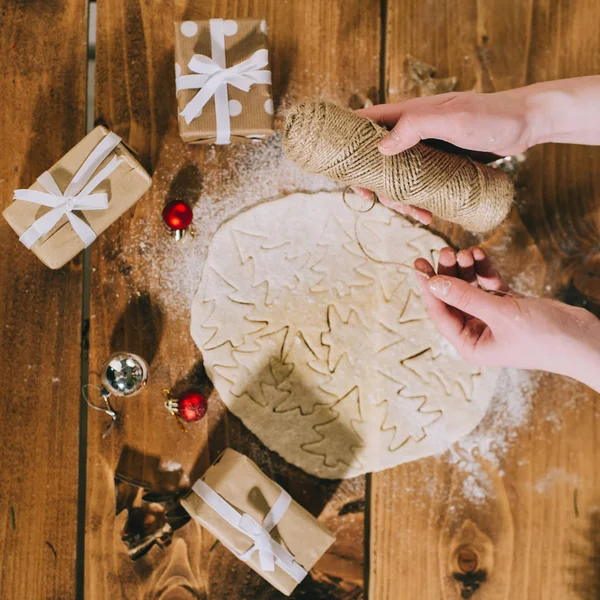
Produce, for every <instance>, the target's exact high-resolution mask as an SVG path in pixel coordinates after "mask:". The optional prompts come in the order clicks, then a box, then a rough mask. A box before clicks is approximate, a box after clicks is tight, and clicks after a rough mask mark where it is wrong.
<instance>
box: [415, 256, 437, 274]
mask: <svg viewBox="0 0 600 600" xmlns="http://www.w3.org/2000/svg"><path fill="white" fill-rule="evenodd" d="M413 264H414V266H415V269H416V270H417V271H419V273H422V274H423V275H425V278H426V279H431V278H432V277H435V269H434V268H433V265H432V264H431V263H430V262H429V261H428V260H426V259H425V258H417V260H415V262H414V263H413Z"/></svg>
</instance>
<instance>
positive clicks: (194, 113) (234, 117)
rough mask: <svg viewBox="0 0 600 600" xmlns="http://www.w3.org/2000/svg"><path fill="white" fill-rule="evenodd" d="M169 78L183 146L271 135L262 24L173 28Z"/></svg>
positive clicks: (257, 21) (194, 23)
mask: <svg viewBox="0 0 600 600" xmlns="http://www.w3.org/2000/svg"><path fill="white" fill-rule="evenodd" d="M175 75H176V79H175V81H176V88H177V104H178V112H179V134H180V136H181V138H182V139H183V141H184V142H188V143H217V144H228V143H230V142H236V141H243V140H249V139H262V138H265V137H267V136H269V135H270V134H271V133H273V97H272V91H271V71H270V66H269V58H268V49H267V24H266V21H264V20H260V19H236V20H232V19H227V20H224V19H211V20H210V21H177V22H175Z"/></svg>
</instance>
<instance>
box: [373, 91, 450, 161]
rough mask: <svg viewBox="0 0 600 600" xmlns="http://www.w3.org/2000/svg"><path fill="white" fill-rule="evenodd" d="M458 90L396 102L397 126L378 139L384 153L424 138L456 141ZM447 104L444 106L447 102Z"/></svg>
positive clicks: (410, 144) (402, 150) (407, 146)
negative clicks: (454, 104)
mask: <svg viewBox="0 0 600 600" xmlns="http://www.w3.org/2000/svg"><path fill="white" fill-rule="evenodd" d="M456 97H457V94H456V93H448V94H440V95H438V96H430V97H426V98H412V99H410V100H406V101H405V102H402V103H400V104H398V105H396V110H397V111H399V114H397V121H396V124H395V125H394V128H393V129H392V130H391V131H390V132H389V133H388V134H387V135H386V136H385V137H384V138H383V139H382V140H381V141H380V142H379V150H380V152H381V153H382V154H385V155H392V154H398V153H399V152H404V151H405V150H407V149H408V148H411V147H412V146H414V145H415V144H417V143H418V142H420V141H421V140H424V139H427V138H435V139H438V140H444V141H446V142H451V143H453V140H456V130H457V118H456V114H455V111H454V110H452V101H453V100H454V99H455V98H456ZM446 104H447V105H448V106H444V105H446Z"/></svg>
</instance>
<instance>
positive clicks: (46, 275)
mask: <svg viewBox="0 0 600 600" xmlns="http://www.w3.org/2000/svg"><path fill="white" fill-rule="evenodd" d="M88 11H89V6H88V3H87V2H86V1H85V0H43V1H42V0H30V1H27V2H25V1H20V2H16V1H15V0H0V85H1V89H2V90H3V91H4V95H3V99H2V104H1V105H0V139H1V142H2V143H1V145H0V208H4V207H5V206H6V205H8V204H9V203H10V202H11V197H12V190H13V189H15V188H17V187H27V186H29V185H30V184H31V183H32V182H33V180H34V179H35V178H36V177H37V176H38V175H39V174H40V173H41V172H42V171H44V170H45V169H46V168H48V167H49V166H51V165H52V164H53V163H54V162H55V161H56V160H57V159H58V158H59V157H60V156H61V155H62V154H64V152H66V151H67V150H68V149H69V148H70V147H72V146H73V145H74V144H75V143H76V142H77V141H78V140H79V139H80V138H81V137H83V135H84V134H85V131H86V114H85V106H86V100H87V97H86V94H87V92H86V70H87V64H88V63H87V61H88V23H87V16H88ZM97 13H98V18H97V23H98V25H97V50H96V65H97V72H96V82H95V108H94V111H95V119H96V121H97V122H102V123H104V124H106V125H107V126H109V127H110V128H111V129H112V130H114V131H115V132H117V133H118V134H119V135H120V136H122V137H123V138H124V140H125V141H126V142H127V143H128V144H129V145H130V146H131V147H132V148H134V149H135V151H137V152H138V153H139V155H140V157H141V161H142V163H143V164H144V166H145V167H146V168H147V169H148V170H149V171H150V172H151V173H152V174H153V178H154V184H153V187H152V189H151V190H150V192H149V193H148V194H147V195H146V196H145V197H144V198H143V199H142V200H141V201H140V202H139V203H138V204H137V205H136V207H135V208H134V209H132V210H131V211H130V212H129V213H128V214H126V215H125V216H124V217H123V218H121V219H120V220H119V221H118V222H117V223H115V224H114V225H113V226H112V227H111V228H110V229H109V230H108V231H107V232H106V233H105V234H104V235H102V236H101V237H100V238H99V239H98V241H97V242H96V243H95V244H94V245H93V247H92V248H91V252H89V253H88V255H87V258H84V255H83V254H82V255H81V256H79V257H78V258H77V259H75V260H74V261H72V262H71V263H70V264H68V265H67V266H65V267H64V268H62V269H60V270H59V271H55V272H53V271H50V270H48V269H47V268H46V267H44V266H43V265H42V264H41V263H40V262H38V260H37V259H36V258H35V257H34V256H33V254H31V253H30V252H28V251H27V250H25V248H24V247H22V246H21V244H20V243H19V242H18V240H17V237H16V236H15V235H14V233H13V232H12V231H11V230H10V228H9V227H8V225H7V224H6V223H5V222H4V221H2V223H0V326H1V330H0V331H1V333H0V358H1V363H0V390H1V392H0V393H1V399H2V413H1V418H0V440H1V442H2V447H3V451H2V453H1V454H0V473H1V474H2V485H1V486H0V560H1V570H0V598H2V599H3V600H9V599H19V600H22V599H27V600H30V599H38V598H46V599H60V600H63V599H69V598H84V597H85V598H89V599H91V600H93V599H98V600H104V599H109V598H110V599H111V600H117V599H118V598H127V599H131V598H161V599H163V600H166V599H167V598H168V599H171V600H174V599H192V598H205V599H207V600H208V599H214V600H217V599H219V600H220V599H224V598H227V599H232V600H233V599H235V598H238V599H250V598H252V599H254V598H261V599H266V598H280V597H282V596H281V594H279V593H278V592H276V591H274V590H273V589H272V588H271V587H270V586H269V585H268V584H267V583H266V582H264V581H263V580H262V579H261V578H260V577H259V576H257V575H256V574H255V573H253V572H252V571H251V570H249V569H248V568H247V567H246V566H245V565H244V564H242V563H241V562H239V561H238V560H237V559H235V558H234V557H233V556H232V555H230V554H229V553H228V551H227V550H225V549H224V548H223V547H222V546H221V545H219V544H216V545H215V543H214V542H215V540H214V538H212V537H211V536H210V535H209V534H207V533H205V532H203V531H201V530H200V528H199V527H198V526H197V525H196V524H194V523H190V524H187V525H186V526H184V527H183V528H182V529H180V530H178V531H177V532H175V534H174V536H173V541H172V543H171V544H170V545H169V546H167V547H164V548H160V547H156V546H155V547H154V548H152V549H151V550H150V551H149V552H148V554H146V555H145V556H144V557H143V558H140V559H139V560H137V561H136V562H132V561H131V560H130V558H129V556H128V554H127V551H126V547H125V544H124V543H123V541H122V540H121V536H122V531H123V528H124V527H125V526H126V520H127V511H123V512H121V513H120V514H119V515H118V516H117V515H116V514H115V483H114V475H115V471H116V470H117V468H118V469H119V471H120V472H121V473H122V474H123V475H124V476H126V477H129V478H133V479H136V480H141V481H146V482H149V483H150V484H151V485H152V486H153V488H154V489H155V490H156V491H159V492H172V491H173V490H175V489H177V488H178V487H179V486H182V485H183V486H185V485H186V484H189V482H190V481H193V480H194V479H195V478H197V477H198V476H199V475H200V474H201V473H202V472H203V470H204V469H205V468H206V467H207V466H208V465H209V464H210V462H211V460H212V459H214V458H215V457H216V455H217V454H218V453H219V452H220V451H221V450H222V449H223V448H225V447H227V446H231V447H233V448H235V449H237V450H239V451H241V452H244V453H246V454H248V455H249V456H250V457H251V458H252V459H253V460H255V461H256V462H257V463H258V464H259V465H260V467H261V468H263V470H265V472H266V473H267V474H269V475H270V476H271V477H273V478H275V479H276V480H277V481H278V482H279V483H281V484H282V485H283V486H284V487H286V488H287V489H288V490H289V491H290V493H291V494H292V496H293V497H294V498H295V499H296V500H298V501H299V502H300V503H301V504H303V505H304V506H306V507H307V508H308V509H309V510H310V511H311V512H313V513H314V514H315V515H317V516H319V518H320V519H321V520H322V521H323V522H325V523H327V525H328V526H329V527H330V528H331V529H332V530H333V531H334V532H335V533H336V535H337V538H338V541H337V542H336V544H335V545H334V546H333V547H332V549H331V551H330V552H328V553H327V555H326V556H325V557H324V558H323V559H322V560H321V561H320V562H319V563H318V565H317V567H316V568H315V569H314V570H313V572H312V573H311V575H310V576H309V577H308V578H307V579H306V580H305V581H304V582H303V583H302V584H301V585H300V586H299V587H298V589H297V591H296V592H295V593H294V596H293V597H295V598H306V599H311V600H318V599H319V598H332V599H335V598H340V599H341V598H364V597H368V598H371V599H378V600H383V599H388V598H389V599H394V600H395V599H400V598H411V599H415V600H421V599H423V600H425V599H427V600H429V599H431V600H438V599H439V598H444V599H448V600H454V599H459V598H471V597H473V598H475V599H476V600H488V599H494V600H496V599H510V600H520V599H531V600H537V599H538V598H540V599H541V598H543V599H560V600H563V599H567V598H569V599H570V598H573V599H583V600H588V599H589V600H591V599H595V598H598V597H600V478H598V477H596V472H595V465H596V464H597V460H599V459H600V443H598V441H597V440H598V439H600V418H597V417H598V416H600V415H598V414H597V411H598V410H599V409H600V406H599V405H598V401H599V400H600V396H598V395H597V394H594V393H593V392H591V391H590V390H589V389H587V388H585V387H584V386H582V385H578V384H576V383H575V382H573V381H570V380H567V379H565V378H560V377H556V376H552V375H547V374H546V375H544V374H525V373H517V372H511V373H506V374H505V375H504V378H503V383H502V385H501V388H500V390H499V392H498V393H497V394H496V400H495V404H494V407H493V408H492V410H491V411H490V413H489V414H488V416H487V417H486V419H485V420H484V422H483V424H482V425H481V426H480V427H479V428H478V429H477V431H476V432H475V433H474V434H472V435H471V436H469V438H468V439H467V440H465V441H464V442H463V443H462V444H459V445H457V446H456V447H455V448H454V449H453V450H452V451H449V452H447V453H446V454H444V455H443V456H441V457H440V456H437V457H432V458H429V459H425V460H421V461H418V462H415V463H412V464H407V465H403V466H400V467H397V468H395V469H390V470H388V471H385V472H382V473H378V474H373V475H371V476H367V477H361V478H357V479H353V480H348V481H343V482H330V481H321V480H318V479H316V478H314V477H310V476H308V475H306V474H304V473H302V472H301V471H299V470H298V469H296V468H294V467H291V466H289V465H287V464H286V463H285V462H284V461H283V460H282V459H281V458H280V457H278V456H277V455H275V454H274V453H272V452H269V451H268V450H267V449H265V448H264V446H262V444H261V443H260V442H259V441H258V440H257V439H256V438H255V437H254V436H253V435H252V434H250V433H249V432H248V431H247V430H246V429H245V427H244V426H243V425H242V424H241V422H240V421H239V420H238V419H237V418H235V417H233V416H232V415H231V414H229V413H228V412H227V411H226V410H225V409H224V407H223V405H222V403H221V402H220V400H219V399H218V398H217V396H216V394H215V393H213V392H212V387H211V384H210V382H209V381H208V379H207V377H206V374H205V372H204V370H203V367H202V360H201V356H200V353H199V352H198V350H197V349H196V347H195V346H194V344H193V342H192V340H191V337H190V334H189V311H188V309H189V302H190V299H191V296H192V294H193V291H194V288H195V286H196V285H197V282H198V277H199V271H200V268H201V262H202V257H203V252H204V248H205V245H206V241H207V240H206V239H205V238H206V237H207V236H208V234H209V232H211V231H214V228H215V227H216V224H218V220H219V219H220V218H222V215H221V212H222V207H223V206H235V203H236V202H241V200H240V199H241V198H242V196H243V197H244V201H245V202H248V201H249V200H248V198H249V197H251V198H256V200H257V201H258V200H259V199H260V198H263V197H275V196H277V195H279V194H284V193H288V192H291V191H296V190H302V189H318V187H319V185H321V182H319V181H313V180H310V178H307V177H301V176H299V175H298V174H297V173H295V172H294V171H293V170H290V168H289V166H286V163H285V162H284V161H283V159H282V154H281V143H280V136H277V137H275V138H274V139H272V140H270V141H268V142H266V143H265V144H252V145H236V146H230V147H219V148H214V147H208V146H199V147H191V146H185V145H184V144H183V143H182V142H180V141H179V139H178V136H177V132H176V105H175V86H174V71H173V27H172V21H173V20H180V19H207V18H210V17H227V18H241V17H259V18H265V19H266V20H267V22H268V23H269V35H270V45H271V56H272V63H273V76H274V82H273V83H274V92H275V98H276V106H277V107H278V109H279V114H281V110H282V109H284V108H285V107H286V106H288V105H289V104H291V103H292V102H294V101H296V100H299V99H302V98H306V97H315V96H316V97H322V98H328V99H330V100H333V101H336V102H339V103H341V104H343V105H346V106H351V107H353V108H357V107H360V106H363V105H364V104H365V102H366V101H367V100H370V101H372V102H374V103H377V102H383V101H386V102H388V101H389V102H391V101H397V100H399V99H401V98H403V97H406V96H411V95H417V94H419V93H422V92H423V87H420V86H419V85H417V84H416V83H415V79H414V77H412V76H411V71H410V68H409V67H407V62H406V58H407V55H412V56H413V57H416V58H417V59H419V60H422V61H425V62H427V63H431V64H433V65H435V66H436V67H437V68H438V76H439V77H447V76H450V75H455V76H457V78H458V86H457V89H461V90H471V89H474V90H478V91H485V92H493V91H496V90H503V89H508V88H511V87H516V86H521V85H525V84H528V83H533V82H536V81H544V80H548V79H557V78H563V77H573V76H581V75H590V74H597V73H599V72H600V36H599V35H598V23H599V22H600V3H598V2H597V0H577V1H567V0H504V1H503V2H494V1H492V0H461V1H460V2H457V1H451V0H437V1H434V0H383V1H381V2H380V1H371V0H362V1H360V2H359V1H358V0H321V1H319V0H306V1H300V0H222V1H221V0H212V1H208V0H204V1H201V0H163V1H155V2H151V1H150V0H100V1H99V2H98V5H97ZM278 123H279V125H280V124H281V123H280V119H279V120H278ZM518 187H519V193H518V202H517V208H516V209H515V211H514V214H513V215H512V217H511V219H510V221H509V222H507V223H506V224H505V225H504V226H503V228H502V229H501V230H500V231H499V232H497V233H496V234H494V236H492V238H491V239H489V240H488V241H487V242H486V243H487V245H488V247H489V248H490V251H491V252H492V253H493V254H494V255H495V256H497V257H498V258H499V260H500V261H501V263H502V266H503V268H504V269H505V271H506V273H507V274H508V276H509V277H510V278H511V279H512V281H513V282H514V283H515V285H517V286H520V288H521V289H523V290H524V291H528V292H530V293H537V294H544V295H548V296H553V297H556V298H559V299H562V300H565V301H568V302H570V303H572V304H578V305H584V306H587V307H588V308H589V309H591V310H593V311H595V312H597V313H598V309H599V306H600V199H599V198H600V148H588V147H575V146H572V147H568V146H559V145H548V146H544V147H538V148H535V149H533V150H531V151H530V152H529V153H528V154H527V158H526V161H525V163H524V166H523V167H522V169H521V171H520V173H519V176H518ZM175 197H183V198H187V199H189V200H190V201H191V202H192V203H194V204H195V205H196V207H197V214H202V215H213V216H212V218H209V217H208V216H207V217H203V219H202V222H201V223H197V228H198V236H197V237H196V238H195V239H194V240H188V242H187V243H183V244H175V243H174V242H173V241H172V240H171V239H170V238H169V237H168V236H167V235H166V233H165V231H164V229H163V227H162V226H161V221H160V211H161V208H162V206H163V205H164V204H165V202H166V201H168V200H170V199H173V198H175ZM223 210H224V209H223ZM220 211H221V212H220ZM433 229H434V230H436V231H438V232H440V233H441V234H443V235H445V236H446V238H447V239H448V240H449V241H450V242H451V243H453V244H455V245H456V246H461V245H463V244H465V243H469V242H472V241H473V239H474V238H473V237H472V236H468V235H466V234H464V233H463V232H461V231H460V230H459V228H458V227H448V226H447V225H443V224H440V223H434V225H433ZM115 350H130V351H134V352H138V353H140V354H142V355H143V356H144V357H145V358H146V359H147V360H148V361H149V362H150V363H151V384H150V386H149V387H148V389H147V390H145V391H144V392H143V394H142V395H140V396H138V397H136V399H132V400H130V401H128V402H125V403H123V404H120V405H119V407H120V409H121V413H122V417H123V425H122V427H121V428H119V429H118V430H115V431H114V432H113V433H112V434H111V436H110V437H109V438H107V439H103V438H102V432H103V429H104V426H105V421H104V419H103V417H102V416H101V415H99V414H96V413H95V412H94V413H93V414H92V411H88V410H87V407H86V405H85V404H84V403H82V401H81V397H80V392H81V388H82V385H83V384H86V383H88V382H89V383H90V384H92V385H97V384H98V371H99V368H100V365H101V364H102V363H103V361H104V360H105V359H106V357H107V356H108V355H109V354H110V353H111V352H112V351H115ZM190 386H199V387H200V388H201V389H203V390H204V391H205V392H206V393H207V394H211V395H210V408H209V413H208V416H207V418H205V419H204V420H203V421H201V422H200V423H199V424H196V425H195V426H193V427H190V430H189V432H188V433H187V434H184V433H183V432H181V431H180V429H179V428H178V426H177V423H176V421H175V419H173V418H172V417H171V416H170V415H169V414H168V413H167V412H166V410H165V409H164V407H163V405H162V395H161V390H162V389H163V388H165V387H170V388H172V389H175V390H183V389H186V388H187V387H190ZM146 508H147V507H146ZM138 510H141V509H139V508H138ZM132 513H133V511H132V512H131V513H130V516H131V514H132ZM143 514H144V515H146V516H148V515H149V514H150V513H148V512H146V513H143ZM127 525H128V526H129V527H130V526H131V523H128V524H127Z"/></svg>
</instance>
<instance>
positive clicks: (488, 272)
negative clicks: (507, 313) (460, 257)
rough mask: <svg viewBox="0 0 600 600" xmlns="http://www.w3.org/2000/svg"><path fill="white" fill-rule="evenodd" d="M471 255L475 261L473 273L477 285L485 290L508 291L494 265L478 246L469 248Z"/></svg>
mask: <svg viewBox="0 0 600 600" xmlns="http://www.w3.org/2000/svg"><path fill="white" fill-rule="evenodd" d="M471 254H472V256H473V259H474V261H475V273H476V276H477V280H478V282H479V285H481V287H483V288H484V289H486V290H494V291H502V292H506V291H508V289H509V288H508V285H507V284H506V282H505V281H504V280H503V279H502V276H501V275H500V273H499V272H498V271H497V270H496V268H495V267H494V263H493V262H492V261H491V259H490V258H489V257H488V255H487V254H486V253H485V250H483V248H480V247H479V246H474V247H473V248H471Z"/></svg>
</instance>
